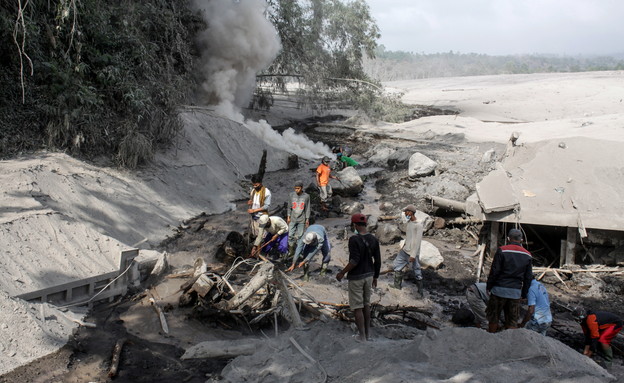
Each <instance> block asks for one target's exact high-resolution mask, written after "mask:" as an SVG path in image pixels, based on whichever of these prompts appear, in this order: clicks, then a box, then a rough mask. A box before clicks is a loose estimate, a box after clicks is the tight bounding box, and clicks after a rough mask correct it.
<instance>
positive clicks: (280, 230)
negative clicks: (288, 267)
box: [254, 216, 288, 251]
mask: <svg viewBox="0 0 624 383" xmlns="http://www.w3.org/2000/svg"><path fill="white" fill-rule="evenodd" d="M269 221H270V222H271V226H269V227H267V228H264V227H261V228H260V231H259V232H258V236H257V237H256V241H255V242H254V246H260V243H261V242H262V240H263V239H264V236H265V235H266V233H269V234H272V235H275V234H277V235H278V236H279V235H282V234H286V235H288V225H287V224H286V221H284V220H283V219H282V218H280V217H277V216H272V217H269ZM286 251H288V245H286Z"/></svg>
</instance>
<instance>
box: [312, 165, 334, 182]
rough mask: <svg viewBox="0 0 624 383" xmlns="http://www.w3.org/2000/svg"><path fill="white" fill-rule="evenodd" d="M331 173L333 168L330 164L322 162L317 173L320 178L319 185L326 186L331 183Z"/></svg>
mask: <svg viewBox="0 0 624 383" xmlns="http://www.w3.org/2000/svg"><path fill="white" fill-rule="evenodd" d="M330 173H331V168H330V167H329V165H325V164H320V165H319V166H318V167H317V168H316V174H317V178H318V186H325V185H327V184H329V174H330Z"/></svg>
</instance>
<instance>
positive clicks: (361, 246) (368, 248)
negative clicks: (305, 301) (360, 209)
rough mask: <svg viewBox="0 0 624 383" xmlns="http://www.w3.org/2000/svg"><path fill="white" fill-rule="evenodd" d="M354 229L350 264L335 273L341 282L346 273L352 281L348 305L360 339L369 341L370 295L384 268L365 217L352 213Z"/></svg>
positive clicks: (351, 238)
mask: <svg viewBox="0 0 624 383" xmlns="http://www.w3.org/2000/svg"><path fill="white" fill-rule="evenodd" d="M351 230H353V232H354V233H355V235H352V236H351V237H350V238H349V263H348V264H347V265H346V266H345V267H344V269H342V271H340V272H339V273H338V274H336V279H337V280H338V281H341V280H342V278H344V276H345V274H346V275H347V279H348V280H349V306H350V307H351V310H353V314H354V316H355V324H356V325H357V328H358V333H359V335H358V340H359V341H361V342H365V341H367V340H370V322H371V315H370V298H371V292H372V289H373V288H375V287H377V278H379V271H380V269H381V252H380V250H379V241H378V240H377V238H375V236H374V235H372V234H370V233H369V232H368V230H367V228H366V216H365V215H364V214H359V213H358V214H353V215H352V216H351Z"/></svg>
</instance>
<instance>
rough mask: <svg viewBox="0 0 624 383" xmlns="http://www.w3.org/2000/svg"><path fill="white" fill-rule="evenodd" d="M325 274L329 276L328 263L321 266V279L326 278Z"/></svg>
mask: <svg viewBox="0 0 624 383" xmlns="http://www.w3.org/2000/svg"><path fill="white" fill-rule="evenodd" d="M325 274H327V263H323V264H322V265H321V272H320V273H319V275H320V276H321V277H322V276H324V275H325Z"/></svg>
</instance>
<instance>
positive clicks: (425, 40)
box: [367, 0, 624, 55]
mask: <svg viewBox="0 0 624 383" xmlns="http://www.w3.org/2000/svg"><path fill="white" fill-rule="evenodd" d="M367 2H368V4H369V5H370V8H371V13H372V15H373V17H374V18H375V20H376V21H377V25H378V26H379V28H380V29H381V39H380V40H379V43H380V44H384V45H385V46H386V48H387V49H388V50H402V51H410V52H415V53H421V52H424V53H437V52H448V51H451V50H452V51H453V52H461V53H473V52H474V53H485V54H490V55H504V54H518V53H553V54H566V55H574V54H579V53H580V54H609V53H622V52H624V0H367Z"/></svg>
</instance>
